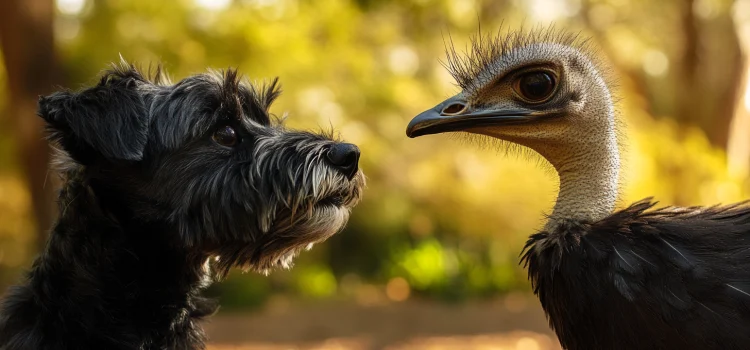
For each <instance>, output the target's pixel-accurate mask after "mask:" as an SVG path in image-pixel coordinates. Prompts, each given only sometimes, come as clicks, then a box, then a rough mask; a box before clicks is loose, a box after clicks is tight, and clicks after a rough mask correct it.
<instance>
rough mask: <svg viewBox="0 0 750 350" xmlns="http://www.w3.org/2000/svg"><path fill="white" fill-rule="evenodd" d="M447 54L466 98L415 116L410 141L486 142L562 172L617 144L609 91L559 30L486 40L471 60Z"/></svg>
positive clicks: (585, 53) (578, 45) (476, 45)
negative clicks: (468, 136) (462, 136)
mask: <svg viewBox="0 0 750 350" xmlns="http://www.w3.org/2000/svg"><path fill="white" fill-rule="evenodd" d="M447 52H448V61H447V64H446V67H447V68H448V70H449V71H450V73H451V74H452V75H453V77H454V78H455V79H456V81H457V83H458V85H459V86H460V87H461V89H462V91H461V92H460V93H459V94H458V95H455V96H453V97H451V98H449V99H447V100H445V101H443V102H441V103H439V104H438V105H437V106H435V107H434V108H432V109H429V110H427V111H425V112H423V113H421V114H419V115H418V116H416V117H415V118H414V119H413V120H412V121H411V122H410V123H409V126H408V128H407V131H406V134H407V135H408V136H409V137H418V136H422V135H429V134H437V133H444V132H456V131H465V132H469V133H473V134H480V135H486V136H490V137H495V138H499V139H502V140H505V141H510V142H513V143H516V144H520V145H523V146H527V147H529V148H531V149H534V150H535V151H537V152H539V153H540V154H541V155H542V156H544V157H545V158H546V159H547V160H548V161H550V163H552V165H553V166H555V167H556V168H558V170H560V166H563V163H564V162H565V159H568V158H570V157H572V156H576V155H574V154H572V153H579V152H590V151H592V150H594V149H596V148H600V147H602V146H604V147H611V144H612V141H613V140H615V133H616V128H615V120H614V108H613V103H612V98H611V95H610V92H609V88H608V84H607V83H606V81H605V79H604V76H603V74H602V69H601V68H600V67H601V65H600V64H599V63H598V62H596V61H595V60H593V59H592V56H593V55H592V54H591V50H590V49H588V47H587V45H586V42H585V41H581V40H578V37H577V35H573V34H568V33H564V32H557V31H554V30H553V29H545V30H537V31H532V32H530V33H521V32H514V33H509V34H507V35H498V36H496V37H495V36H493V37H490V36H481V35H480V36H478V37H475V38H474V39H473V40H472V45H471V49H470V50H469V51H468V52H467V53H466V54H463V55H460V54H457V53H456V51H455V50H454V49H453V48H452V47H449V48H448V50H447ZM615 144H616V142H615Z"/></svg>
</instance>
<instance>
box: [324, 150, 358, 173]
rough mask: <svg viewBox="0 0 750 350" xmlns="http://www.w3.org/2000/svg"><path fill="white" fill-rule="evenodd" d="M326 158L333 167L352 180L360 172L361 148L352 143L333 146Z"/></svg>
mask: <svg viewBox="0 0 750 350" xmlns="http://www.w3.org/2000/svg"><path fill="white" fill-rule="evenodd" d="M326 158H328V162H329V163H331V165H333V166H334V167H336V168H337V169H338V170H339V171H341V172H342V173H343V174H344V175H346V176H347V177H349V178H352V177H353V176H354V174H356V173H357V170H358V163H359V148H358V147H357V146H355V145H353V144H351V143H338V144H335V145H333V146H331V148H330V149H329V150H328V152H327V153H326Z"/></svg>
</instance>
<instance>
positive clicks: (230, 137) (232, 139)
mask: <svg viewBox="0 0 750 350" xmlns="http://www.w3.org/2000/svg"><path fill="white" fill-rule="evenodd" d="M213 139H214V141H216V143H218V144H220V145H222V146H226V147H232V146H234V145H236V144H237V132H236V131H234V128H232V127H231V126H229V125H225V126H221V127H219V128H218V129H216V131H215V132H214V135H213Z"/></svg>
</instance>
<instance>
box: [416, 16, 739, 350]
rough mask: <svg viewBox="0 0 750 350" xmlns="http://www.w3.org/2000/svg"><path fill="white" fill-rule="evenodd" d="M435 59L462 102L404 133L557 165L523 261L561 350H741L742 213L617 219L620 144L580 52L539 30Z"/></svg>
mask: <svg viewBox="0 0 750 350" xmlns="http://www.w3.org/2000/svg"><path fill="white" fill-rule="evenodd" d="M447 53H448V61H447V63H446V67H447V68H448V70H449V71H450V72H451V74H452V75H453V76H454V78H455V79H456V81H457V83H458V85H459V86H460V87H461V88H462V91H461V92H460V93H459V94H457V95H456V96H453V97H451V98H449V99H447V100H445V101H443V102H442V103H440V104H438V105H437V106H435V107H434V108H432V109H430V110H427V111H425V112H423V113H421V114H420V115H418V116H417V117H415V118H414V119H413V120H412V121H411V122H410V123H409V126H408V127H407V135H408V136H410V137H418V136H422V135H428V134H435V133H443V132H456V131H466V132H469V133H472V134H475V135H484V136H489V137H493V138H497V139H500V140H504V141H507V142H512V143H515V144H519V145H522V146H525V147H528V148H529V149H532V150H534V151H535V152H537V153H539V154H540V155H541V156H542V157H544V158H545V159H546V160H547V161H549V163H550V164H551V165H552V166H553V167H554V168H555V170H556V171H557V173H558V175H559V177H560V192H559V195H558V197H557V201H556V203H555V207H554V209H553V210H552V212H551V214H550V215H549V220H548V222H547V224H546V225H545V227H544V229H543V230H542V231H541V232H538V233H536V234H534V235H532V236H531V237H530V239H529V241H528V244H527V245H526V248H525V250H524V253H523V255H522V262H524V263H525V264H526V266H527V267H528V271H529V279H530V280H531V282H532V285H533V288H534V292H535V293H536V294H537V296H538V297H539V299H540V301H541V304H542V307H543V308H544V310H545V312H546V313H547V316H548V319H549V323H550V325H551V326H552V328H554V330H555V332H556V333H557V335H558V339H559V340H560V343H561V344H562V345H563V347H564V348H566V349H569V350H589V349H670V350H671V349H675V350H682V349H750V205H748V204H747V203H739V204H734V205H729V206H714V207H689V208H677V207H667V208H662V209H654V206H655V203H654V202H652V201H651V200H643V201H640V202H637V203H635V204H633V205H631V206H630V207H627V208H625V209H622V210H615V207H616V205H615V204H616V203H615V202H616V200H617V196H618V190H619V171H620V151H619V148H620V146H621V140H622V136H624V135H622V134H621V133H619V132H618V127H617V126H618V121H617V117H616V114H617V113H616V112H615V107H614V99H613V97H612V90H611V88H612V79H610V78H609V74H608V72H609V70H608V69H607V68H606V65H603V64H602V61H601V60H600V58H599V57H598V55H597V54H596V52H595V50H593V49H592V47H591V46H590V45H589V44H588V41H586V40H581V39H580V38H579V37H578V36H577V35H575V34H568V33H566V32H564V31H556V30H554V29H552V28H548V29H537V30H532V31H531V32H526V33H524V32H523V31H519V32H511V33H508V34H500V35H498V36H495V37H493V36H486V35H481V34H480V35H478V36H477V37H475V38H474V39H473V41H472V44H471V46H470V47H469V49H468V50H467V53H466V54H464V55H459V54H457V53H456V51H455V50H454V49H453V48H452V47H449V49H448V50H447Z"/></svg>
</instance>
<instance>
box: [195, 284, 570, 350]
mask: <svg viewBox="0 0 750 350" xmlns="http://www.w3.org/2000/svg"><path fill="white" fill-rule="evenodd" d="M205 328H206V331H207V332H208V334H209V337H210V339H211V345H210V346H209V350H261V349H263V350H303V349H304V350H313V349H315V350H334V349H335V350H344V349H346V350H374V349H387V350H405V349H415V350H422V349H425V350H426V349H430V350H433V349H434V350H438V349H440V350H474V349H477V350H479V349H481V350H559V349H560V345H559V343H558V342H557V340H556V338H555V336H554V334H553V333H552V332H551V331H550V330H549V328H548V327H547V322H546V320H545V318H544V314H543V312H542V311H541V308H540V307H539V304H538V301H536V300H535V299H532V298H530V297H527V296H519V295H511V296H509V297H506V298H504V299H500V300H496V301H483V302H470V303H463V304H443V303H436V302H426V301H406V302H400V303H383V304H378V305H361V304H357V303H353V302H341V301H337V302H334V301H331V302H325V303H314V304H308V305H304V304H301V305H292V304H291V303H288V302H276V303H271V305H270V306H269V307H268V308H267V309H266V310H264V311H261V312H256V313H250V314H246V313H219V314H218V315H216V316H215V317H213V318H212V319H211V320H210V321H209V322H208V323H207V324H206V325H205Z"/></svg>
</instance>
